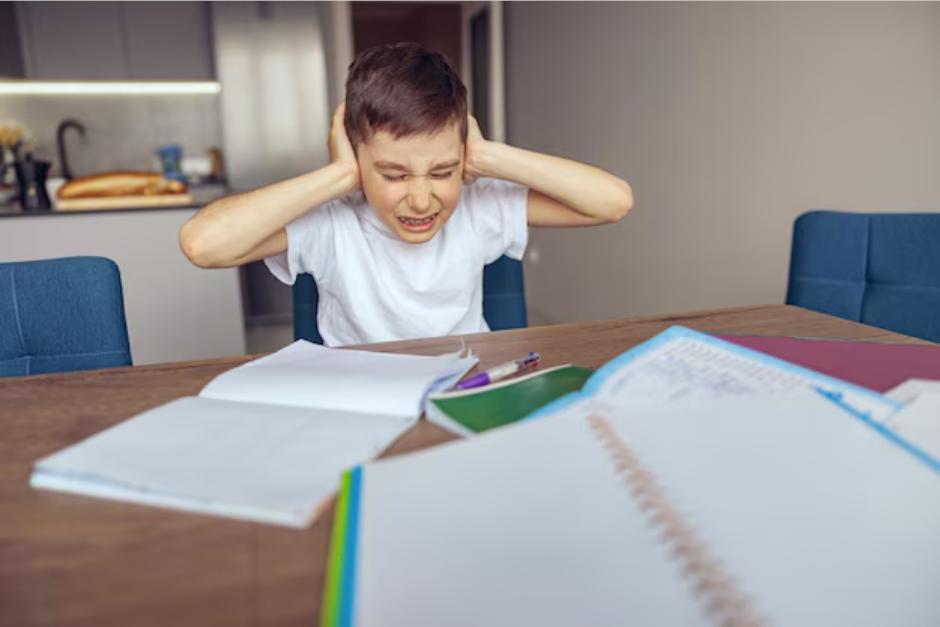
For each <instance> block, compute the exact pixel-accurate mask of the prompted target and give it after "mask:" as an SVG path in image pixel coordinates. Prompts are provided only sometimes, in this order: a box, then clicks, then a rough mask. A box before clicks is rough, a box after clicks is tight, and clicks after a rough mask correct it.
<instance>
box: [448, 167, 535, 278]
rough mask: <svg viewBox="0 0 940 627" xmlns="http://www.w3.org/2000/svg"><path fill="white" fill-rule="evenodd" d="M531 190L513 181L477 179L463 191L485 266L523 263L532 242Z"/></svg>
mask: <svg viewBox="0 0 940 627" xmlns="http://www.w3.org/2000/svg"><path fill="white" fill-rule="evenodd" d="M528 194H529V189H528V188H527V187H525V186H524V185H519V184H518V183H514V182H511V181H503V180H499V179H478V180H477V181H475V182H474V183H473V184H471V185H468V186H467V187H466V188H465V191H464V200H465V207H466V208H467V210H468V212H469V213H470V220H471V222H472V224H473V228H474V230H475V231H476V234H477V236H478V237H479V239H480V243H481V245H482V247H483V261H484V263H487V264H488V263H492V262H494V261H496V260H497V259H499V258H500V257H502V256H503V255H508V256H509V257H512V258H513V259H522V255H523V253H525V248H526V244H527V243H528V241H529V227H528V222H527V217H526V208H527V204H528V202H527V201H528Z"/></svg>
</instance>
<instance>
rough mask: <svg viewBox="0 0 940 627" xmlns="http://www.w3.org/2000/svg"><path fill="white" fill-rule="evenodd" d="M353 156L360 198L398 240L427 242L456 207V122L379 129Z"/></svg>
mask: <svg viewBox="0 0 940 627" xmlns="http://www.w3.org/2000/svg"><path fill="white" fill-rule="evenodd" d="M357 157H358V160H359V172H360V178H361V181H362V191H363V192H364V193H365V195H366V199H367V200H368V201H369V204H371V205H372V208H373V209H374V210H375V213H376V214H377V215H378V217H379V218H380V219H381V220H382V222H384V223H385V225H386V226H388V228H390V229H391V230H392V231H393V232H394V233H395V234H396V235H397V236H398V237H399V238H400V239H401V240H402V241H405V242H409V243H411V244H421V243H423V242H427V241H428V240H430V239H431V238H432V237H434V235H435V234H436V233H437V232H438V231H439V230H441V227H442V226H444V223H445V222H447V220H448V218H450V216H451V214H452V213H453V212H454V209H455V208H456V207H457V202H458V201H459V200H460V187H461V184H462V179H463V158H464V144H463V141H462V140H461V138H460V129H459V126H458V125H457V124H454V125H452V126H450V127H448V128H446V129H444V130H442V131H440V132H438V133H435V134H433V135H413V136H410V137H400V138H398V139H395V138H394V137H392V136H391V135H390V134H389V133H387V132H385V131H379V132H377V133H375V134H374V135H373V136H372V137H371V138H370V139H369V140H368V141H366V142H364V143H362V144H360V145H359V150H358V151H357Z"/></svg>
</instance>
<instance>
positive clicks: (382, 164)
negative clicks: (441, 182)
mask: <svg viewBox="0 0 940 627" xmlns="http://www.w3.org/2000/svg"><path fill="white" fill-rule="evenodd" d="M374 165H375V167H377V168H382V169H383V170H395V171H397V172H409V171H410V170H408V168H406V167H405V166H403V165H401V164H400V163H393V162H391V161H376V162H375V164H374ZM458 165H460V159H454V160H453V161H447V162H445V163H438V164H437V165H435V166H434V167H432V168H431V172H437V171H438V170H444V169H447V168H455V167H457V166H458Z"/></svg>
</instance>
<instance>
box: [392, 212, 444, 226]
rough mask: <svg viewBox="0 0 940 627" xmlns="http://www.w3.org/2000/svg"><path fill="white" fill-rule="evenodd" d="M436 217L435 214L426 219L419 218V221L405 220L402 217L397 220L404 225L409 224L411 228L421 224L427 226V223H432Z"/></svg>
mask: <svg viewBox="0 0 940 627" xmlns="http://www.w3.org/2000/svg"><path fill="white" fill-rule="evenodd" d="M436 216H437V214H435V215H433V216H430V217H427V218H420V219H419V218H406V217H404V216H399V218H398V219H399V220H400V221H402V222H404V223H405V224H410V225H412V226H420V225H422V224H428V223H429V222H431V221H433V220H434V218H435V217H436Z"/></svg>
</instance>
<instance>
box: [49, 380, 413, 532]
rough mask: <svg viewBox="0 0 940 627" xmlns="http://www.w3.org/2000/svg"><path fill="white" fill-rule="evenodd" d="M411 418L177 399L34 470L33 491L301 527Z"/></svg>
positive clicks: (203, 399)
mask: <svg viewBox="0 0 940 627" xmlns="http://www.w3.org/2000/svg"><path fill="white" fill-rule="evenodd" d="M412 423H413V420H411V419H406V418H398V419H395V418H389V417H388V416H374V415H369V414H356V413H350V412H341V411H335V410H310V409H300V408H294V407H284V406H274V405H256V404H251V403H233V402H229V401H219V400H214V399H207V398H196V397H188V398H182V399H179V400H176V401H173V402H171V403H168V404H166V405H162V406H160V407H157V408H156V409H152V410H150V411H147V412H144V413H143V414H140V415H138V416H135V417H134V418H131V419H129V420H126V421H124V422H122V423H120V424H118V425H116V426H114V427H111V428H110V429H107V430H105V431H102V432H101V433H99V434H97V435H94V436H92V437H91V438H88V439H87V440H85V441H83V442H80V443H78V444H75V445H73V446H70V447H69V448H67V449H65V450H63V451H61V452H59V453H55V454H53V455H51V456H49V457H46V458H45V459H42V460H40V461H39V462H37V464H36V469H35V472H34V473H33V477H32V479H31V482H32V484H33V485H34V486H36V487H45V488H50V489H57V490H65V491H70V492H77V493H81V494H87V495H91V496H101V497H105V498H112V499H117V500H123V501H132V502H138V503H146V504H151V505H162V506H166V507H173V508H178V509H185V510H190V511H197V512H207V513H214V514H219V515H223V516H231V517H235V518H245V519H248V520H258V521H262V522H274V523H279V524H285V525H290V526H303V525H306V524H307V523H309V522H310V521H311V519H312V518H313V516H314V514H315V512H316V509H317V507H318V506H319V505H320V504H321V503H322V502H323V501H324V500H325V499H326V498H328V497H329V496H330V495H331V494H332V493H333V492H334V491H335V489H336V486H337V485H338V480H339V476H340V474H341V472H342V471H343V470H344V469H346V468H348V467H350V466H353V465H355V464H357V463H361V462H362V461H363V460H365V459H370V458H372V457H374V456H375V455H376V454H378V453H379V452H380V451H382V450H383V449H384V448H385V447H386V446H388V444H390V443H391V442H392V440H394V439H395V438H396V437H397V436H398V435H399V434H401V433H402V432H403V431H404V430H405V429H407V428H408V427H409V426H410V425H411V424H412Z"/></svg>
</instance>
